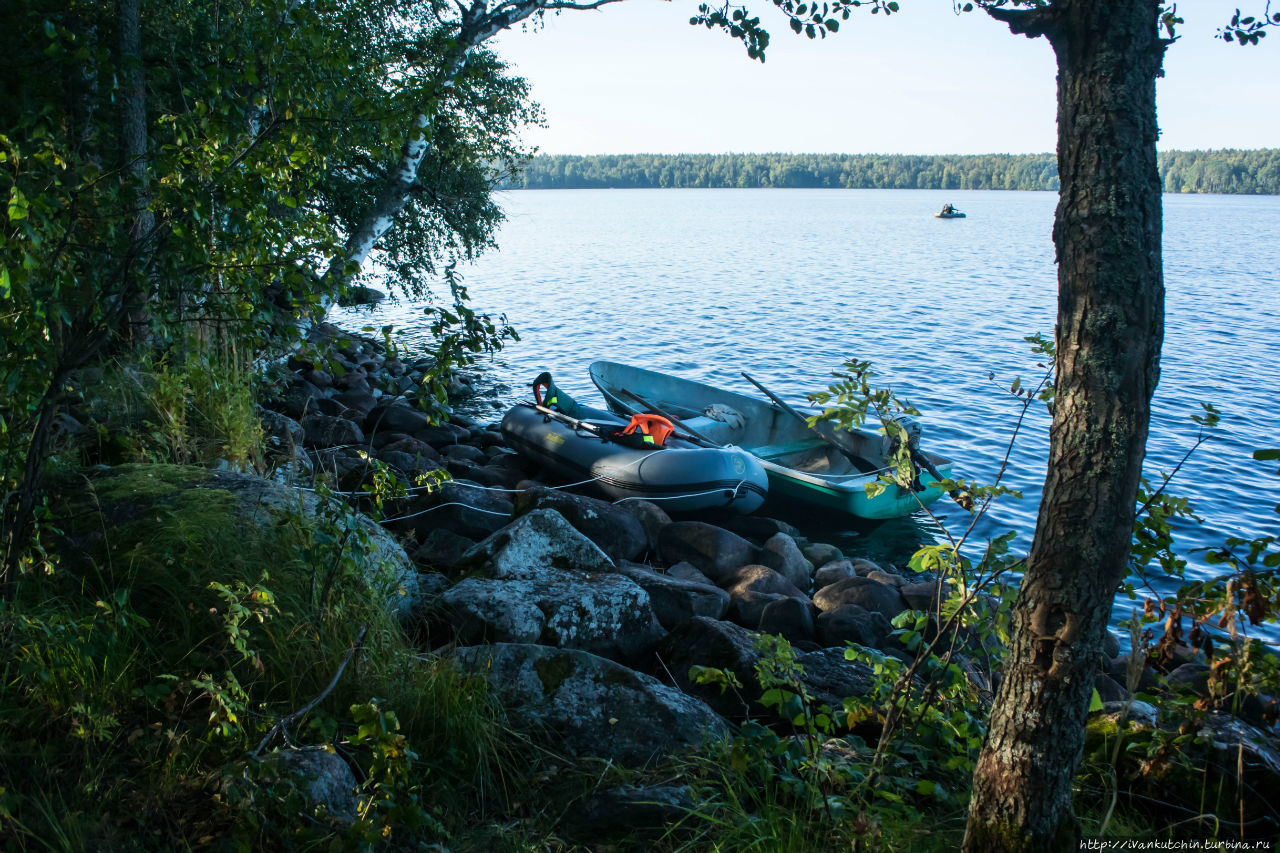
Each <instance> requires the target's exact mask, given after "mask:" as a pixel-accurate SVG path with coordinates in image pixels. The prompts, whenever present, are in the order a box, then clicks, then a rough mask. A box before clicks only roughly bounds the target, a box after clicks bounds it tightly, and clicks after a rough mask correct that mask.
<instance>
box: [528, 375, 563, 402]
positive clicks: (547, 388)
mask: <svg viewBox="0 0 1280 853" xmlns="http://www.w3.org/2000/svg"><path fill="white" fill-rule="evenodd" d="M531 384H532V385H533V401H534V402H535V403H537V404H538V405H539V406H546V407H547V408H548V409H555V410H556V411H561V407H560V389H559V388H557V387H556V383H555V382H554V381H553V380H552V379H551V374H550V373H547V372H543V373H541V374H539V375H538V378H537V379H535V380H533V382H532V383H531ZM543 392H546V396H545V397H544V396H543Z"/></svg>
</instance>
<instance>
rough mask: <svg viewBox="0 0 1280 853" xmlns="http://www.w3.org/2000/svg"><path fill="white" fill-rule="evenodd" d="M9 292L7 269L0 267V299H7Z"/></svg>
mask: <svg viewBox="0 0 1280 853" xmlns="http://www.w3.org/2000/svg"><path fill="white" fill-rule="evenodd" d="M10 291H11V288H10V285H9V268H8V267H0V299H8V298H9V293H10Z"/></svg>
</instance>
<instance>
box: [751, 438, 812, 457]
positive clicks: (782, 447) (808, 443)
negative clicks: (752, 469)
mask: <svg viewBox="0 0 1280 853" xmlns="http://www.w3.org/2000/svg"><path fill="white" fill-rule="evenodd" d="M825 444H826V442H825V441H823V440H822V439H820V438H802V439H800V440H799V441H792V442H788V443H786V444H766V445H765V446H763V447H753V448H751V455H752V456H755V457H756V458H757V459H770V460H772V459H781V458H782V457H783V456H790V455H791V454H792V453H800V452H801V451H804V450H812V449H814V448H815V447H821V446H823V445H825Z"/></svg>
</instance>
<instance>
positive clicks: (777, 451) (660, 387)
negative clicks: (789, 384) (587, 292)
mask: <svg viewBox="0 0 1280 853" xmlns="http://www.w3.org/2000/svg"><path fill="white" fill-rule="evenodd" d="M590 372H591V379H592V381H593V382H595V384H596V387H597V388H599V389H600V391H601V393H602V394H603V395H604V398H605V400H606V402H607V403H608V405H609V408H610V409H611V410H612V411H615V412H623V411H626V410H627V408H628V405H627V403H626V402H625V400H626V398H627V396H628V395H627V394H625V393H624V390H623V389H626V391H632V392H636V393H638V394H639V395H640V396H642V397H644V398H645V399H646V400H647V401H649V402H651V403H652V404H653V405H654V406H656V407H659V408H662V409H664V410H669V411H671V412H672V413H673V414H675V415H677V416H679V417H681V418H685V419H686V420H684V421H682V422H678V423H677V426H679V423H687V424H689V426H690V427H692V428H694V429H697V430H698V431H700V432H703V433H705V434H707V435H708V436H709V437H710V438H712V439H713V440H715V441H718V442H720V443H723V444H735V445H737V446H739V447H742V448H743V449H744V450H746V451H747V452H749V453H752V454H753V455H755V456H757V457H758V458H759V459H760V462H761V465H762V466H763V467H764V470H765V471H766V472H767V474H768V478H769V492H770V494H771V495H773V496H774V497H775V499H776V498H783V499H785V500H790V501H795V502H797V503H801V504H807V505H810V506H814V507H819V508H822V509H825V510H831V511H834V512H841V513H847V514H849V515H854V516H857V517H858V518H865V519H873V520H881V519H887V518H901V517H903V516H907V515H910V514H911V513H913V512H915V511H917V510H919V509H921V508H923V507H925V506H928V505H929V504H931V503H933V502H934V501H936V500H938V498H940V497H942V496H943V495H944V494H946V493H945V492H944V491H943V490H942V489H941V488H939V487H938V486H937V485H936V482H937V481H936V479H935V478H934V477H933V476H931V475H930V474H929V473H928V472H926V471H920V472H919V475H920V484H921V486H923V488H922V490H921V491H919V492H913V491H911V490H910V489H904V488H902V487H901V486H898V485H896V484H886V485H885V487H884V489H883V490H882V491H880V493H879V494H877V495H875V496H874V497H868V496H867V488H866V487H867V486H868V485H869V484H871V483H875V482H877V480H878V478H879V476H880V475H881V474H883V473H885V472H886V471H887V470H888V469H887V466H888V461H887V460H886V459H885V457H884V452H885V446H886V443H887V442H886V439H885V437H884V436H883V435H881V434H878V433H872V432H869V431H866V430H855V431H850V432H848V433H846V434H845V437H846V439H848V443H849V444H850V446H852V447H857V448H860V450H859V453H860V455H863V456H865V457H866V458H867V459H868V460H871V461H872V462H873V464H872V465H871V466H870V467H871V468H873V469H874V470H870V471H867V472H863V473H857V472H854V473H847V472H842V473H833V474H824V473H820V472H815V471H805V470H799V469H798V468H797V467H793V465H794V464H795V463H793V464H784V463H785V462H788V461H790V460H797V459H801V458H804V457H809V460H810V461H811V462H812V461H814V460H815V459H816V460H817V461H822V460H821V458H820V457H821V456H822V455H823V454H824V453H825V454H827V456H828V457H829V459H828V462H830V461H831V460H838V459H839V457H840V454H838V453H837V451H836V450H835V449H834V448H831V447H830V445H828V444H827V443H826V442H825V441H823V440H822V439H821V438H819V437H817V436H816V435H814V434H813V433H812V432H811V431H810V430H809V429H808V428H807V427H806V426H805V425H804V424H802V423H801V422H800V421H798V420H797V419H796V418H794V417H793V416H791V415H789V414H787V413H786V412H784V411H783V410H782V409H781V408H779V407H777V406H775V405H772V404H770V403H767V402H764V401H762V400H757V399H755V398H753V397H747V396H745V395H743V394H738V393H736V392H733V391H725V390H722V389H719V388H715V387H713V386H711V385H704V384H703V383H701V382H695V381H693V380H689V379H681V378H679V377H675V376H670V375H667V374H663V373H656V372H654V371H650V370H645V369H643V368H638V367H630V366H628V365H623V364H617V363H615V362H607V361H598V362H595V363H593V364H592V365H591V368H590ZM708 406H722V407H727V408H729V409H732V410H734V411H735V412H738V413H740V414H741V416H742V425H741V426H733V425H731V424H729V423H723V422H719V421H716V420H714V419H709V418H707V417H700V416H699V414H700V413H701V412H703V411H704V410H705V409H706V408H707V407H708ZM926 455H927V456H928V458H929V461H930V462H931V463H932V464H933V465H934V466H935V467H936V468H937V469H938V473H940V474H942V475H943V477H944V478H945V477H950V475H951V467H952V464H951V460H949V459H946V458H945V457H942V456H939V455H937V454H933V453H928V454H926ZM828 467H830V466H829V465H828Z"/></svg>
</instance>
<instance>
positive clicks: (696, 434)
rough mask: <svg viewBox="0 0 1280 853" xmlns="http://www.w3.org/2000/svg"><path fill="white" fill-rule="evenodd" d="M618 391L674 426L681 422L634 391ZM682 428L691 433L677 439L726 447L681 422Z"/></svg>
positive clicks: (624, 389)
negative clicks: (690, 439)
mask: <svg viewBox="0 0 1280 853" xmlns="http://www.w3.org/2000/svg"><path fill="white" fill-rule="evenodd" d="M618 390H619V391H621V392H622V393H623V394H626V395H627V396H628V397H630V398H631V399H632V400H635V401H636V402H637V403H639V404H640V405H642V406H644V407H645V408H646V409H648V410H649V411H651V412H657V413H658V414H660V415H662V416H663V417H664V418H666V419H667V420H669V421H671V423H672V424H674V423H675V422H676V421H678V420H680V419H679V418H677V417H676V416H675V415H673V414H671V413H670V412H667V411H664V410H663V409H660V408H658V407H657V406H655V405H654V404H653V403H650V402H649V401H648V400H646V399H645V398H644V397H641V396H640V395H639V394H637V393H636V392H634V391H628V390H627V389H626V388H619V389H618ZM680 426H681V427H682V428H683V429H684V431H685V432H687V433H689V434H688V435H679V434H677V437H678V438H686V439H687V438H693V439H696V440H697V441H699V442H701V443H702V444H706V445H708V446H710V447H724V445H722V444H720V443H719V442H717V441H712V440H711V439H709V438H707V437H706V436H705V435H703V434H702V433H700V432H698V431H697V430H696V429H694V428H693V427H691V426H689V425H688V424H687V423H683V422H681V424H680Z"/></svg>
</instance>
